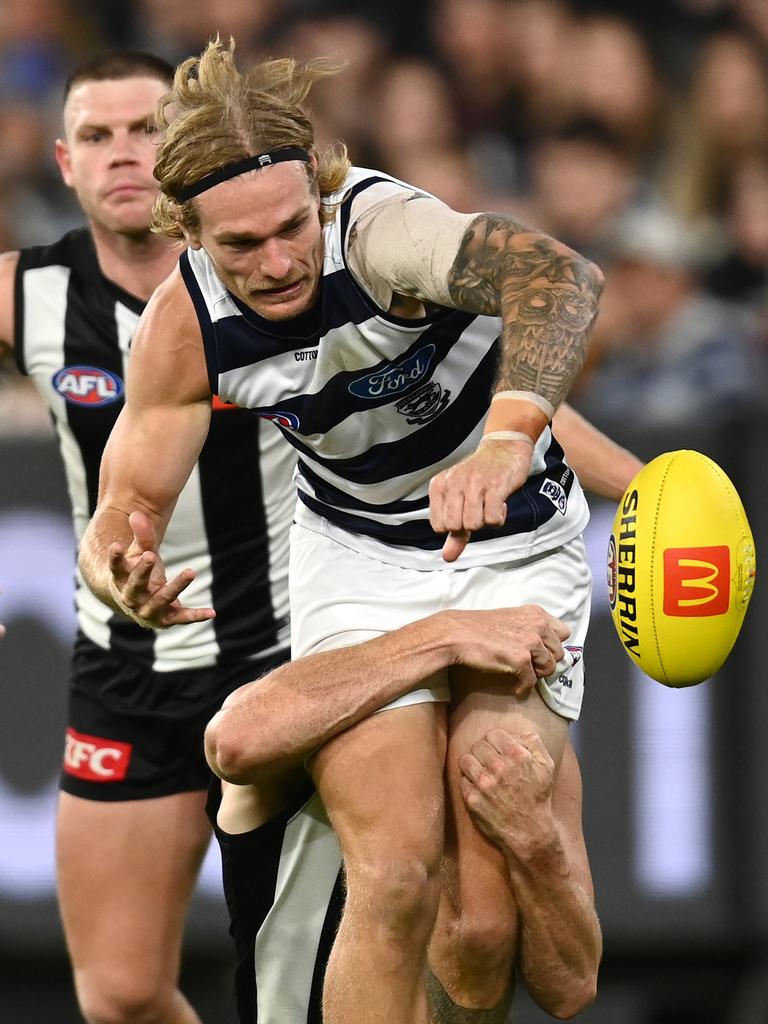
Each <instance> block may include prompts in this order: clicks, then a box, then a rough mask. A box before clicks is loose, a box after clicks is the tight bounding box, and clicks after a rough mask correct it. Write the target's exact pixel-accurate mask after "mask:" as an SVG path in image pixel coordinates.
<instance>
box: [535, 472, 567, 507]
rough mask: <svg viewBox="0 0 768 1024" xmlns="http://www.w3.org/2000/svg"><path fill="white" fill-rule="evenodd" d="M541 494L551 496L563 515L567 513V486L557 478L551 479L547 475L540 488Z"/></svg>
mask: <svg viewBox="0 0 768 1024" xmlns="http://www.w3.org/2000/svg"><path fill="white" fill-rule="evenodd" d="M539 494H543V495H544V497H545V498H549V500H550V501H551V502H552V504H553V505H554V506H555V508H556V509H557V511H558V512H559V513H560V515H561V516H564V515H565V513H566V510H567V508H568V495H567V494H566V493H565V488H564V487H562V486H561V484H559V483H558V482H557V480H550V479H549V477H547V479H546V480H544V482H543V483H542V485H541V487H540V488H539Z"/></svg>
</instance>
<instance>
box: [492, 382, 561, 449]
mask: <svg viewBox="0 0 768 1024" xmlns="http://www.w3.org/2000/svg"><path fill="white" fill-rule="evenodd" d="M525 395H526V392H520V391H499V392H497V393H496V394H495V395H494V396H493V398H492V399H491V408H490V409H489V411H488V416H487V418H486V421H485V428H484V431H483V434H484V435H487V434H491V433H497V432H499V431H505V432H506V431H514V432H515V433H520V434H524V435H525V436H526V437H528V438H529V440H530V441H531V443H532V444H535V443H536V441H537V440H538V438H539V435H540V434H541V432H542V431H543V430H544V428H545V427H546V426H547V424H548V423H549V420H550V416H548V415H547V411H546V410H545V409H543V408H541V405H540V404H539V403H538V402H534V401H531V400H530V399H529V398H528V397H520V396H525ZM532 397H534V398H538V397H539V396H532ZM541 401H542V402H546V399H541ZM546 405H547V407H548V408H551V406H550V404H549V402H546Z"/></svg>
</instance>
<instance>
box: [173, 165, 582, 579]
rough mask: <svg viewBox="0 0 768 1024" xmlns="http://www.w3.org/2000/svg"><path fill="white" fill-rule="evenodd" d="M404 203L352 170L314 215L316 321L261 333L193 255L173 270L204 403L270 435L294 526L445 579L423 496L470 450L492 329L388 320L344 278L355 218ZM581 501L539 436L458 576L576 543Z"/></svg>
mask: <svg viewBox="0 0 768 1024" xmlns="http://www.w3.org/2000/svg"><path fill="white" fill-rule="evenodd" d="M403 190H407V191H408V192H411V193H412V192H413V189H412V188H410V187H409V186H407V185H405V184H404V183H403V182H398V181H396V180H395V179H392V178H389V177H388V176H386V175H381V174H379V173H378V172H375V171H368V170H363V169H359V168H358V169H353V170H352V171H351V172H350V174H349V176H348V178H347V180H346V182H345V184H344V187H343V188H342V189H341V190H340V191H339V192H338V193H337V194H335V195H333V196H330V197H327V198H326V199H324V203H326V204H329V205H330V206H331V207H335V216H334V218H333V220H332V222H331V223H329V224H327V225H326V227H325V229H324V245H325V251H324V264H323V278H322V283H321V289H320V293H319V298H318V301H317V303H316V304H315V306H314V308H313V309H312V310H311V311H310V312H308V313H305V314H303V315H301V316H299V317H296V318H294V319H292V320H287V321H279V322H274V321H269V320H266V319H264V318H262V317H260V316H259V315H258V314H257V313H255V312H254V311H253V310H252V309H250V308H249V307H248V306H247V305H245V304H244V303H242V302H240V301H239V300H238V299H237V298H235V296H233V295H232V294H231V293H230V292H228V291H227V289H226V288H225V287H224V285H223V284H222V282H221V281H220V279H219V278H218V277H217V275H216V273H215V270H214V268H213V265H212V263H211V261H210V259H209V257H208V255H207V253H206V252H205V250H204V249H198V250H192V249H190V250H188V251H187V252H186V253H185V254H184V255H183V256H182V259H181V269H182V274H183V276H184V280H185V282H186V285H187V288H188V290H189V292H190V295H191V297H192V300H193V302H194V304H195V308H196V311H197V315H198V318H199V320H200V324H201V327H202V334H203V342H204V346H205V354H206V360H207V365H208V372H209V378H210V385H211V389H212V391H213V392H214V393H217V394H219V395H220V396H221V397H222V398H223V399H225V400H227V401H231V402H234V403H236V404H237V405H239V406H244V407H247V408H249V409H253V410H254V411H255V412H257V413H258V414H259V415H260V416H261V417H263V418H264V419H267V420H271V421H273V422H274V423H275V424H277V426H278V427H279V429H280V430H281V431H282V432H283V433H284V434H285V436H286V437H287V438H288V440H289V441H290V442H291V444H292V445H293V446H294V448H296V449H297V451H298V455H299V461H298V469H297V482H298V493H299V499H300V500H299V502H298V507H297V512H296V519H297V521H298V522H300V523H301V524H302V525H304V526H305V527H307V528H308V529H310V530H315V531H318V532H322V533H326V534H328V535H329V536H331V537H332V538H333V539H335V540H337V541H339V542H340V543H342V544H345V545H346V546H348V547H352V548H354V549H355V550H358V551H361V552H364V553H367V554H370V555H372V556H373V557H375V558H378V559H380V560H382V561H388V562H394V563H396V564H399V565H403V566H413V567H416V568H427V569H449V568H451V566H450V565H449V564H448V563H446V562H445V561H444V560H443V559H442V558H441V557H440V549H441V548H442V545H443V543H444V537H443V536H440V535H437V534H436V533H435V532H434V531H433V530H432V528H431V526H430V524H429V498H428V487H429V482H430V480H431V478H432V477H433V476H434V475H435V474H436V473H438V472H439V471H440V470H442V469H445V468H446V467H448V466H451V465H453V464H454V463H456V462H458V461H459V460H461V459H462V458H464V457H465V456H467V455H469V454H470V453H471V452H472V451H474V450H475V448H476V447H477V445H478V443H479V441H480V438H481V437H482V432H483V425H484V423H485V419H486V416H487V413H488V408H489V405H490V399H491V392H492V388H493V384H494V381H495V377H496V368H497V362H498V353H499V344H500V342H499V333H500V329H501V321H500V320H499V319H498V318H495V317H488V316H476V315H474V314H470V313H464V312H461V311H458V310H454V309H448V308H436V309H434V310H433V311H430V312H429V313H428V315H427V316H425V317H424V318H423V319H418V320H414V319H404V318H401V317H397V316H393V315H391V314H389V313H388V312H386V310H385V309H383V308H382V307H381V306H379V305H377V304H376V302H375V300H374V299H373V298H372V295H371V292H370V290H369V289H366V287H365V286H364V285H363V284H362V282H361V280H360V279H359V277H357V276H356V275H355V274H354V273H353V272H352V270H351V269H350V266H349V263H348V261H347V247H348V243H349V238H350V232H351V231H352V230H353V228H354V225H355V222H356V220H357V219H358V218H359V217H360V215H361V213H362V212H363V211H364V210H366V209H368V208H370V207H371V205H372V204H373V203H376V202H380V201H382V198H386V197H387V196H391V195H394V194H396V193H400V194H402V193H403ZM587 518H588V510H587V505H586V501H585V498H584V495H583V492H582V490H581V487H580V485H579V483H578V481H577V480H576V479H575V477H574V474H573V471H572V470H571V469H570V467H568V466H567V465H566V463H565V461H564V458H563V452H562V449H561V448H560V446H559V444H558V443H557V441H556V440H555V439H554V437H553V436H552V434H551V431H550V429H549V427H547V428H545V430H544V431H543V433H542V435H541V437H540V438H539V440H538V443H537V444H536V448H535V452H534V458H533V464H532V467H531V474H530V476H529V478H528V480H527V482H526V483H525V484H524V486H523V487H522V488H521V489H520V490H519V491H516V492H515V493H514V494H513V495H511V496H510V498H509V499H508V501H507V521H506V524H505V525H504V526H503V527H501V528H485V529H482V530H479V531H477V532H476V533H474V534H473V535H472V538H471V542H470V544H469V545H468V546H467V548H466V549H465V551H464V553H463V554H462V556H461V562H460V567H461V568H468V567H471V566H473V565H484V564H493V563H498V562H503V561H512V560H518V559H525V558H529V557H531V556H534V555H541V554H543V553H545V552H547V551H550V550H552V549H554V548H556V547H559V546H560V545H561V544H564V543H566V542H567V541H569V540H570V539H572V538H573V537H574V536H576V535H577V534H579V533H580V532H581V531H582V530H583V528H584V526H585V525H586V521H587Z"/></svg>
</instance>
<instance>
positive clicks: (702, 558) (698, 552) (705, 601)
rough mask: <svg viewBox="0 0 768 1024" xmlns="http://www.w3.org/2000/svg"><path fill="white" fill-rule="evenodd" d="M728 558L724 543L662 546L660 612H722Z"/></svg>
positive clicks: (727, 595) (726, 602) (728, 574)
mask: <svg viewBox="0 0 768 1024" xmlns="http://www.w3.org/2000/svg"><path fill="white" fill-rule="evenodd" d="M730 581H731V557H730V550H729V548H728V547H727V545H724V544H720V545H716V546H713V547H705V548H666V549H665V551H664V614H665V615H676V616H681V615H682V616H705V615H724V614H725V612H727V611H728V605H729V603H730Z"/></svg>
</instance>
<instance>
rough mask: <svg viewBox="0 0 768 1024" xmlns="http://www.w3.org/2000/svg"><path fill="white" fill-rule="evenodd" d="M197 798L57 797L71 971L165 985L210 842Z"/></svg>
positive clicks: (59, 856)
mask: <svg viewBox="0 0 768 1024" xmlns="http://www.w3.org/2000/svg"><path fill="white" fill-rule="evenodd" d="M204 806H205V793H204V792H190V793H177V794H174V795H172V796H166V797H159V798H156V799H149V800H129V801H110V802H102V801H94V800H85V799H82V798H81V797H76V796H73V795H72V794H70V793H61V794H60V796H59V809H58V819H57V850H56V854H57V872H58V890H59V904H60V908H61V915H62V921H63V923H64V930H65V933H66V937H67V945H68V947H69V951H70V955H71V958H72V962H73V966H74V968H75V971H78V970H94V969H95V970H98V969H99V968H101V969H103V970H105V971H109V972H110V973H112V974H116V975H119V974H120V973H121V972H122V973H126V974H129V973H130V974H136V973H137V972H141V976H143V977H144V978H146V979H148V980H149V979H154V980H155V982H157V983H158V984H159V983H160V981H161V979H172V980H174V983H175V978H176V977H177V974H178V965H179V956H180V948H181V935H182V930H183V924H184V917H185V914H186V909H187V905H188V903H189V900H190V897H191V895H192V891H193V889H194V886H195V882H196V879H197V875H198V872H199V869H200V864H201V863H202V859H203V856H204V854H205V851H206V848H207V846H208V842H209V839H210V825H209V823H208V821H207V819H206V817H205V810H204Z"/></svg>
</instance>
